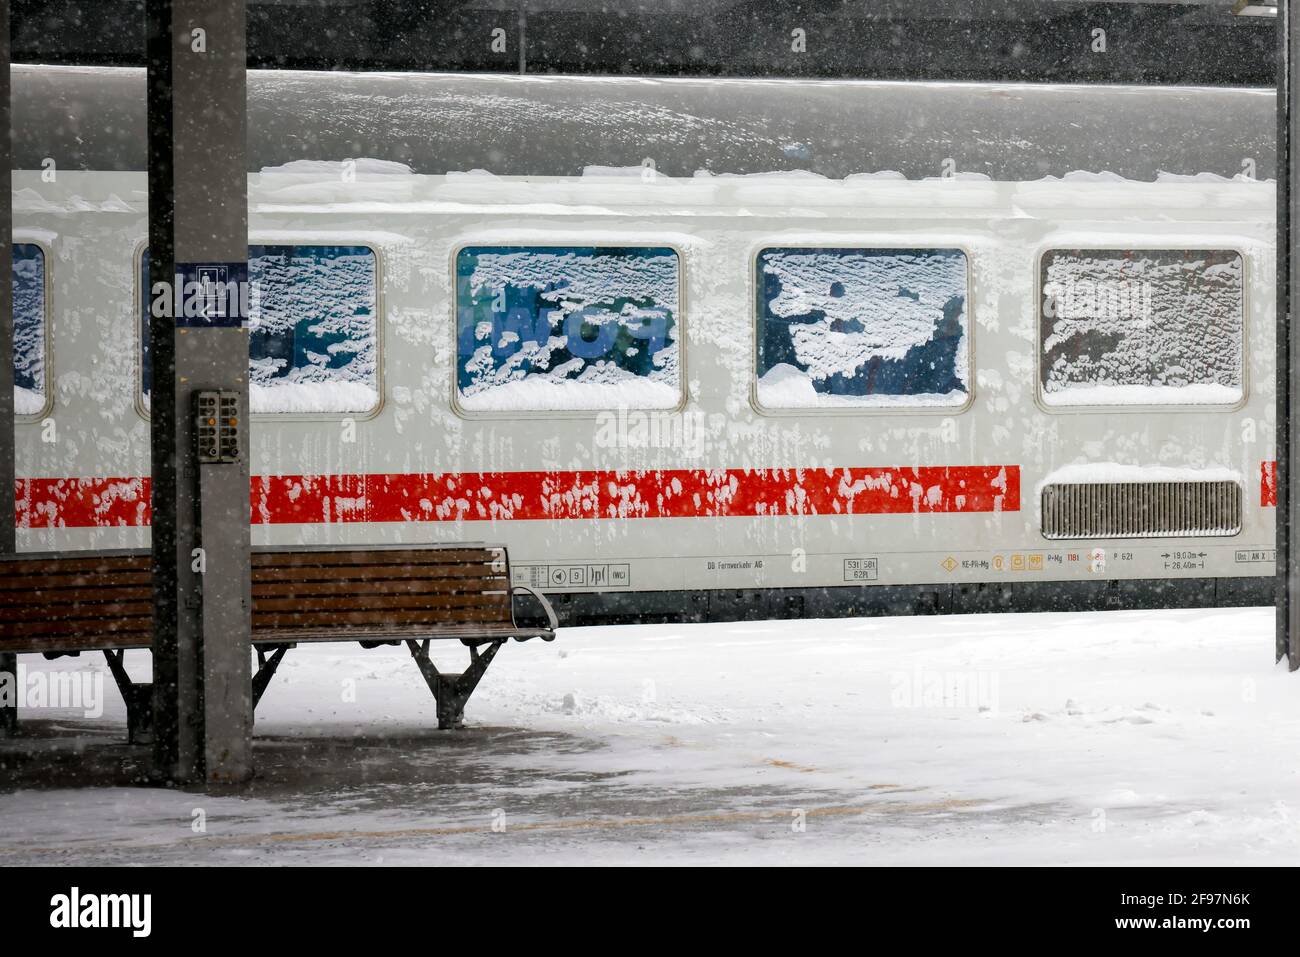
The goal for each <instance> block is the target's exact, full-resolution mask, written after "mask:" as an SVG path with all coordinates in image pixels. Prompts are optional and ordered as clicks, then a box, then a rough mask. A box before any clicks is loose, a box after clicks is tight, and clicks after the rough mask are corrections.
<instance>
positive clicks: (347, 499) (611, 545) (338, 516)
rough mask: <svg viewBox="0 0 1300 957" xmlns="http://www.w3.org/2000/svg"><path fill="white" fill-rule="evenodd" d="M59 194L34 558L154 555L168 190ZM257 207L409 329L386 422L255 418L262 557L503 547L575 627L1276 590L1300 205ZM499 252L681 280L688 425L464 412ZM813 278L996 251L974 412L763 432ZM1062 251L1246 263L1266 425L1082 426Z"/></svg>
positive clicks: (346, 174) (758, 179)
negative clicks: (583, 257) (1196, 509)
mask: <svg viewBox="0 0 1300 957" xmlns="http://www.w3.org/2000/svg"><path fill="white" fill-rule="evenodd" d="M52 179H53V181H51V177H50V176H48V175H43V171H42V170H41V169H38V168H32V169H25V170H20V171H15V173H14V178H13V189H14V229H15V234H14V235H15V242H16V243H27V244H33V245H39V246H40V247H41V248H42V249H43V250H44V253H45V262H46V270H45V280H46V289H47V297H46V304H45V306H46V317H47V318H46V330H47V333H46V334H47V348H46V364H47V370H46V371H47V374H46V381H47V386H46V404H45V407H43V408H40V409H38V410H35V411H34V412H31V413H30V414H28V415H24V416H20V418H19V421H18V423H17V426H16V434H17V475H18V478H19V509H18V522H19V547H20V549H23V550H73V549H110V548H123V547H139V546H144V545H146V544H147V542H148V535H149V530H148V524H147V486H146V485H145V484H144V481H143V479H144V477H145V476H147V475H148V473H149V423H148V420H147V418H146V409H145V407H144V405H143V403H142V402H141V372H140V358H139V356H140V346H139V330H140V308H141V306H140V301H141V300H140V297H141V296H142V295H144V294H145V291H144V290H142V289H141V288H140V281H139V279H138V276H139V263H138V257H139V256H140V254H141V250H142V248H143V245H144V242H145V237H146V232H147V228H146V212H147V210H146V198H145V197H146V193H145V185H146V184H145V176H144V174H143V173H140V172H134V171H76V170H64V169H60V170H59V171H58V173H57V176H55V177H53V178H52ZM248 201H249V209H250V218H249V231H250V243H251V244H297V245H314V246H365V247H369V248H370V249H372V250H373V251H374V253H375V254H376V259H377V263H378V269H377V279H376V291H377V302H376V311H377V315H378V316H379V320H380V321H379V329H378V372H377V377H376V382H377V388H378V393H379V395H380V401H379V404H378V407H377V409H375V410H374V411H372V412H341V413H332V414H331V413H304V412H297V413H295V412H276V413H271V414H262V415H254V417H253V419H252V423H251V440H250V449H249V454H250V459H251V471H252V473H253V475H254V476H255V478H254V489H253V495H252V515H253V541H254V544H266V545H285V544H296V543H349V542H355V543H377V542H443V541H447V542H450V541H466V540H468V541H483V540H486V541H492V542H500V543H504V544H505V545H507V546H508V547H509V549H510V556H511V561H512V566H513V573H514V575H515V576H516V578H517V580H519V581H523V582H526V583H529V584H534V585H537V586H540V587H542V588H545V589H546V590H547V591H549V592H551V593H552V595H553V596H556V597H558V598H559V600H560V604H559V607H560V608H561V610H562V611H563V610H564V609H566V608H567V609H568V610H569V613H570V618H571V620H575V621H577V620H584V619H589V618H595V617H601V616H602V615H613V616H615V617H617V615H619V614H626V613H631V612H634V611H635V610H638V609H639V611H640V614H641V617H654V616H656V615H674V616H686V617H691V616H697V617H700V616H705V615H712V616H715V617H717V616H723V615H735V616H744V615H747V614H760V613H763V614H807V615H810V616H811V615H817V614H829V613H838V612H842V611H846V610H847V611H859V612H862V611H870V610H878V609H881V608H895V607H896V608H904V607H908V606H910V607H914V608H928V607H933V608H937V609H942V608H946V607H985V606H987V603H988V601H990V600H994V599H989V598H988V596H990V595H995V596H1002V595H1007V594H1011V592H1012V590H1013V589H1008V588H1006V587H1004V586H1016V587H1018V588H1019V589H1020V591H1021V593H1022V594H1030V595H1033V594H1037V595H1039V596H1040V598H1039V599H1038V600H1036V601H1031V602H1029V605H1032V606H1038V607H1043V606H1051V605H1052V604H1053V603H1055V602H1061V603H1068V601H1069V600H1070V599H1069V598H1068V597H1061V598H1052V597H1045V598H1044V597H1041V596H1051V595H1057V596H1068V595H1070V594H1072V593H1071V592H1070V591H1069V590H1068V589H1067V588H1065V587H1063V586H1057V585H1050V586H1049V583H1061V582H1074V583H1088V584H1086V585H1084V586H1082V587H1084V588H1086V589H1092V592H1090V594H1095V595H1104V594H1105V593H1106V589H1107V588H1110V589H1112V590H1114V589H1116V588H1119V587H1121V586H1114V585H1109V584H1108V583H1111V582H1152V581H1158V582H1167V583H1173V589H1172V591H1170V593H1169V595H1171V596H1172V597H1170V598H1168V599H1167V600H1170V601H1194V600H1201V599H1204V600H1219V601H1231V600H1236V599H1234V595H1238V593H1237V592H1234V591H1233V582H1234V581H1236V580H1241V581H1243V582H1245V581H1247V580H1254V581H1255V582H1259V581H1261V580H1263V579H1265V578H1267V577H1268V576H1271V575H1272V574H1273V564H1272V558H1273V552H1272V549H1273V520H1274V514H1273V513H1274V509H1273V508H1272V506H1271V500H1270V489H1269V487H1268V481H1269V479H1268V477H1269V474H1270V469H1271V462H1272V459H1273V440H1272V432H1273V423H1274V387H1273V371H1272V370H1273V357H1274V348H1275V344H1274V252H1275V250H1274V245H1275V243H1274V228H1275V227H1274V207H1275V194H1274V186H1273V184H1272V183H1271V182H1258V181H1252V180H1249V179H1245V178H1239V179H1237V180H1235V181H1234V180H1226V179H1222V180H1218V181H1194V182H1193V181H1170V180H1168V178H1166V180H1163V181H1160V182H1126V181H1110V180H1108V179H1105V178H1100V177H1092V178H1089V179H1083V178H1066V179H1063V180H1062V179H1058V180H1042V181H1020V182H1007V181H996V180H982V179H980V180H976V179H966V178H961V177H955V178H937V177H936V178H934V179H929V180H910V181H903V180H901V179H895V178H882V177H851V178H849V179H846V180H833V179H823V178H817V177H812V176H807V175H803V176H799V175H793V174H792V175H788V176H770V177H769V176H738V177H723V176H712V177H707V176H700V177H686V176H677V177H674V176H663V175H658V174H655V175H648V174H647V175H644V176H643V175H637V174H636V173H635V172H633V173H632V174H630V175H628V174H625V173H623V174H620V173H617V172H615V171H606V172H603V173H602V172H591V171H589V173H588V175H584V176H568V177H560V176H536V177H532V176H516V175H504V176H492V175H469V174H456V173H451V174H446V175H441V174H440V175H429V174H423V173H409V172H407V173H394V172H392V171H391V170H390V171H379V170H378V168H377V167H374V166H372V165H368V164H366V163H360V164H357V165H353V166H348V165H346V164H343V163H338V162H331V163H321V164H318V165H316V166H309V167H306V168H304V167H302V166H294V165H292V164H291V165H289V166H285V167H282V168H279V169H271V170H266V171H263V172H260V173H251V174H250V177H249V195H248ZM480 246H495V247H500V246H528V247H539V246H561V247H613V246H632V247H653V248H662V247H668V248H671V249H673V250H676V252H677V256H678V267H679V286H678V289H679V302H678V303H677V308H678V313H677V327H676V328H677V345H678V353H677V361H678V363H679V365H680V375H679V384H680V402H679V404H678V406H676V407H674V408H670V409H664V408H658V409H644V408H636V407H624V408H622V409H617V408H606V409H585V410H584V409H577V410H575V409H569V410H563V411H522V410H512V411H501V410H497V411H491V410H489V411H472V410H467V409H466V408H463V407H462V406H463V403H462V402H460V401H459V400H457V384H456V383H457V371H458V370H457V364H458V352H457V332H456V330H457V313H456V309H457V290H456V284H455V268H456V257H457V254H458V252H459V251H460V250H462V249H463V248H465V247H480ZM785 247H826V248H829V247H848V248H854V249H891V250H898V249H909V250H916V249H953V250H961V251H962V252H964V254H965V262H966V268H967V285H966V294H967V298H966V302H965V321H966V334H965V336H964V337H963V342H962V346H961V348H963V349H965V350H967V352H966V353H965V358H964V360H962V361H964V362H966V363H967V364H968V366H967V375H966V383H967V388H966V397H965V398H964V399H963V400H962V401H960V402H959V403H950V404H947V405H931V406H926V405H907V404H903V405H897V406H893V407H877V408H852V407H846V408H807V409H787V410H784V411H781V410H771V409H765V408H763V407H762V406H761V405H760V403H759V401H758V400H759V396H758V391H757V381H758V375H757V367H756V322H757V320H756V308H757V307H756V289H755V283H756V281H757V280H756V261H757V257H758V256H759V255H760V252H761V251H762V250H764V249H770V248H785ZM1062 249H1065V250H1087V249H1120V250H1198V249H1200V250H1224V251H1235V252H1236V253H1237V254H1239V255H1240V257H1241V268H1242V288H1243V310H1244V316H1243V318H1244V332H1243V339H1244V342H1243V344H1242V345H1243V349H1242V352H1241V356H1242V370H1241V376H1240V381H1241V388H1240V395H1239V397H1238V398H1237V399H1235V400H1234V401H1231V402H1228V403H1218V404H1214V403H1211V404H1209V405H1206V404H1177V403H1165V404H1152V403H1150V402H1146V403H1139V404H1114V405H1109V406H1101V407H1098V406H1079V405H1074V406H1054V405H1052V404H1051V402H1050V397H1048V396H1046V395H1045V393H1044V386H1043V383H1042V381H1041V375H1040V333H1039V323H1040V321H1041V314H1040V307H1041V303H1042V295H1043V292H1042V289H1041V286H1042V282H1041V262H1040V261H1041V259H1042V257H1043V256H1044V255H1045V254H1048V253H1049V251H1051V250H1062ZM1068 467H1076V472H1075V473H1073V474H1074V475H1075V477H1076V478H1077V477H1078V476H1079V475H1083V477H1084V478H1085V479H1087V480H1090V481H1091V480H1096V481H1099V482H1102V483H1103V484H1104V483H1105V482H1107V481H1135V480H1136V481H1144V480H1145V479H1144V478H1143V474H1144V473H1143V470H1157V469H1163V470H1165V471H1163V472H1156V471H1149V472H1148V473H1146V474H1147V475H1148V477H1150V476H1154V477H1155V478H1161V479H1164V480H1169V481H1174V482H1178V481H1188V480H1197V479H1198V478H1207V479H1220V480H1225V481H1230V482H1234V483H1236V484H1237V485H1238V486H1239V487H1240V489H1241V503H1240V522H1239V530H1238V529H1236V528H1229V529H1210V530H1208V531H1210V532H1212V534H1201V535H1197V534H1177V535H1168V536H1156V537H1151V536H1148V535H1133V536H1129V537H1124V536H1118V537H1116V536H1111V537H1104V538H1090V537H1084V536H1080V537H1079V538H1065V539H1049V538H1047V537H1045V535H1044V530H1043V516H1042V514H1041V512H1042V508H1041V496H1042V489H1043V486H1044V484H1045V483H1049V482H1051V481H1052V479H1053V474H1054V473H1056V475H1057V476H1061V475H1069V474H1070V473H1066V472H1062V471H1061V470H1063V469H1067V468H1068ZM1078 467H1084V470H1083V472H1079V471H1078ZM1125 468H1127V469H1128V470H1129V471H1127V472H1126V471H1124V469H1125ZM1135 476H1136V479H1135ZM1207 583H1208V584H1207ZM890 586H896V587H893V588H891V587H890ZM1243 587H1244V586H1243ZM1035 589H1038V591H1035ZM651 593H658V594H651ZM1134 594H1136V593H1134ZM1239 594H1240V596H1245V595H1246V594H1247V593H1246V591H1241V592H1240V593H1239ZM566 595H567V596H571V599H570V600H569V601H567V602H566V600H565V596H566ZM962 595H966V596H968V597H969V600H968V601H966V602H965V603H964V604H963V602H962V601H960V600H958V597H955V596H962ZM980 595H984V596H985V598H983V599H981V598H979V597H978V596H980ZM620 596H621V597H620ZM773 596H775V597H773ZM995 600H996V601H1002V599H1001V598H997V599H995ZM1089 600H1091V599H1089ZM1240 600H1245V599H1244V597H1242V598H1241V599H1240ZM981 602H984V604H981Z"/></svg>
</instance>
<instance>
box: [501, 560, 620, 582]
mask: <svg viewBox="0 0 1300 957" xmlns="http://www.w3.org/2000/svg"><path fill="white" fill-rule="evenodd" d="M510 575H511V578H512V579H513V580H514V584H516V585H527V586H528V587H529V588H626V587H627V586H629V585H630V584H632V568H631V566H630V565H629V564H627V563H625V562H621V563H615V564H609V563H606V562H600V563H598V564H589V563H577V562H566V563H565V564H563V565H514V566H513V567H512V568H511V569H510Z"/></svg>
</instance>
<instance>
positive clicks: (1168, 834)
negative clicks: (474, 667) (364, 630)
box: [0, 608, 1300, 865]
mask: <svg viewBox="0 0 1300 957" xmlns="http://www.w3.org/2000/svg"><path fill="white" fill-rule="evenodd" d="M1272 629H1273V612H1272V609H1263V608H1254V609H1242V610H1237V609H1233V610H1189V611H1172V612H1107V613H1095V614H1065V613H1054V614H1046V615H983V616H967V617H947V618H943V617H927V618H901V619H900V618H876V619H850V620H837V621H796V622H752V623H737V624H715V625H675V626H674V625H645V626H637V627H622V628H570V629H565V630H562V631H561V633H560V636H559V638H558V639H557V640H556V641H555V642H554V643H553V644H543V643H541V642H536V641H534V642H529V643H528V644H526V645H511V646H509V647H506V648H504V649H503V650H502V653H501V655H500V656H499V657H498V659H497V661H496V662H495V663H494V665H493V667H492V669H491V670H489V672H488V676H487V677H486V678H485V680H484V682H483V684H482V685H481V686H480V688H479V690H478V692H477V694H476V696H475V698H474V699H473V701H471V703H470V706H469V708H468V712H467V718H468V721H469V723H470V725H471V730H469V731H465V732H457V733H451V734H445V733H442V734H440V733H439V732H437V731H433V730H430V728H431V726H432V701H431V698H430V697H429V695H428V693H427V691H426V690H425V689H424V687H423V684H422V682H421V679H420V677H419V675H418V672H417V671H416V668H415V666H414V665H413V663H412V662H411V661H410V659H409V658H408V657H407V655H406V654H405V652H404V651H403V650H400V649H397V648H384V649H377V650H373V651H366V650H363V649H361V648H359V647H358V646H356V645H325V646H316V647H300V648H298V649H296V650H294V651H291V652H290V653H289V655H288V656H287V658H286V659H285V663H284V665H283V666H282V668H281V669H280V672H279V674H278V675H277V676H276V678H275V680H274V682H273V683H272V685H271V687H270V689H269V690H268V692H267V695H266V697H265V698H264V700H263V702H262V706H261V708H260V710H259V714H258V726H257V735H258V738H257V740H258V746H257V758H258V762H259V767H260V769H261V771H262V773H261V776H260V777H259V780H258V781H257V783H255V784H254V786H253V787H252V789H251V791H250V792H248V793H247V794H245V795H242V796H238V795H232V796H224V797H213V796H207V795H200V794H189V793H183V792H175V791H166V790H159V789H149V788H131V787H99V788H92V789H81V790H71V789H58V790H46V789H35V790H17V791H12V790H11V788H12V781H11V783H10V784H9V785H5V783H4V781H3V778H0V791H3V792H5V793H0V820H3V821H4V829H3V837H0V865H9V864H33V863H69V864H72V863H76V864H91V863H132V864H135V863H204V864H266V863H287V864H306V863H310V864H378V863H384V864H429V865H446V864H525V865H527V864H580V863H598V864H643V863H675V864H697V865H699V864H714V863H729V864H773V863H799V864H822V863H862V864H1061V865H1065V864H1198V865H1204V864H1295V863H1298V862H1300V775H1298V774H1297V763H1298V762H1300V757H1298V756H1300V674H1298V675H1289V674H1287V673H1286V671H1285V667H1284V666H1282V665H1276V666H1275V665H1274V664H1273V655H1272V641H1273V631H1272ZM442 651H443V654H442V655H441V656H439V657H440V660H446V661H448V662H449V663H450V662H453V661H459V660H460V659H461V657H462V656H463V649H461V648H460V647H459V646H455V647H452V646H450V645H448V646H445V647H444V648H443V649H442ZM130 658H131V655H128V659H130ZM23 660H24V662H25V663H26V664H27V665H28V666H29V667H31V668H40V667H58V668H84V667H87V665H88V664H89V662H88V661H87V662H84V663H83V662H80V661H77V660H75V659H61V660H60V661H58V662H53V663H48V664H47V663H44V662H43V661H42V659H40V658H37V657H31V658H24V659H23ZM129 665H130V667H132V669H133V670H137V671H140V670H144V669H147V659H146V658H145V657H144V656H143V655H137V656H136V660H135V661H133V662H129ZM96 667H100V666H99V665H96ZM345 682H351V683H352V684H349V685H345ZM944 682H947V683H948V684H949V688H950V690H951V689H953V688H959V689H960V690H962V691H963V692H964V693H965V700H955V701H952V700H950V701H949V702H948V703H945V702H944V700H943V698H944V694H943V684H944ZM108 687H109V695H108V697H109V699H110V700H109V703H108V708H107V710H106V711H105V714H104V716H103V718H101V719H97V720H90V719H85V718H82V717H80V716H78V715H75V714H73V713H72V712H50V711H45V712H43V713H42V712H40V711H38V710H35V709H29V710H26V711H24V712H23V717H24V719H26V720H30V721H31V722H32V723H31V727H32V728H33V729H37V730H36V734H35V736H34V737H31V738H28V739H26V740H27V744H26V747H28V748H36V747H40V748H44V747H53V746H54V745H55V744H58V746H60V747H66V746H68V745H69V744H70V743H75V742H78V741H81V742H86V741H89V742H90V743H91V744H93V745H94V746H95V747H97V748H107V749H110V750H111V749H114V748H115V749H117V752H119V753H123V754H129V753H131V752H130V751H129V750H128V749H127V748H125V746H122V745H118V744H114V743H112V742H115V741H117V740H120V738H121V731H120V728H121V725H120V723H119V722H121V720H122V706H121V703H120V701H119V700H118V699H117V695H116V693H115V692H113V691H112V686H111V683H110V684H109V686H108ZM351 687H354V688H355V695H352V694H350V693H349V688H351ZM348 697H355V701H347V700H344V699H345V698H348ZM981 707H982V708H983V710H981ZM57 734H67V735H69V737H68V738H67V739H66V740H58V739H57V738H56V737H54V736H55V735H57ZM106 742H108V743H106ZM13 747H15V742H9V743H7V744H4V745H3V749H4V751H3V752H0V753H5V752H8V751H9V750H11V749H12V748H13ZM6 773H12V772H4V771H0V774H6ZM32 773H33V772H31V771H30V770H28V771H26V772H23V774H24V779H25V780H26V779H28V778H29V777H30V775H31V774H32ZM196 809H201V810H202V812H203V814H204V815H205V817H206V831H205V832H203V833H196V832H195V831H194V830H193V827H192V822H193V819H194V816H195V812H196ZM800 810H802V811H803V812H805V817H804V822H805V825H806V827H805V828H804V829H803V830H798V829H797V827H796V825H797V823H798V821H797V812H799V811H800ZM494 824H495V825H496V827H497V829H496V830H494Z"/></svg>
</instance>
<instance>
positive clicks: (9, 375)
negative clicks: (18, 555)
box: [0, 0, 18, 734]
mask: <svg viewBox="0 0 1300 957" xmlns="http://www.w3.org/2000/svg"><path fill="white" fill-rule="evenodd" d="M0 54H2V55H0V169H3V170H4V171H5V180H6V182H5V184H4V189H3V190H0V193H3V195H2V196H0V262H4V263H12V262H13V186H12V173H11V172H10V160H11V157H12V153H13V151H12V149H11V148H10V146H11V145H10V141H9V130H10V126H11V123H10V119H11V114H10V110H9V3H8V0H0ZM9 272H10V275H9V276H5V277H4V281H3V282H0V555H10V554H13V552H14V549H15V547H16V545H15V540H14V451H15V449H14V444H15V442H14V363H13V354H14V308H13V306H14V303H13V280H12V272H13V267H12V265H11V266H10V269H9ZM5 676H8V680H7V681H6V677H5ZM6 683H8V684H9V687H10V688H13V689H14V691H15V697H14V698H13V699H12V700H0V734H12V733H13V732H14V731H15V730H17V728H18V699H17V697H16V692H17V687H18V656H17V655H0V686H3V685H4V684H6Z"/></svg>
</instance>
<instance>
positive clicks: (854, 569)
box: [844, 558, 880, 582]
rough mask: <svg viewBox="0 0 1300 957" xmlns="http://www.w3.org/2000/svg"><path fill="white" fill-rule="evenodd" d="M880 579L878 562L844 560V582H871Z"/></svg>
mask: <svg viewBox="0 0 1300 957" xmlns="http://www.w3.org/2000/svg"><path fill="white" fill-rule="evenodd" d="M878 578H880V562H879V560H878V559H876V558H846V559H844V580H845V581H846V582H873V581H876V580H877V579H878Z"/></svg>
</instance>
